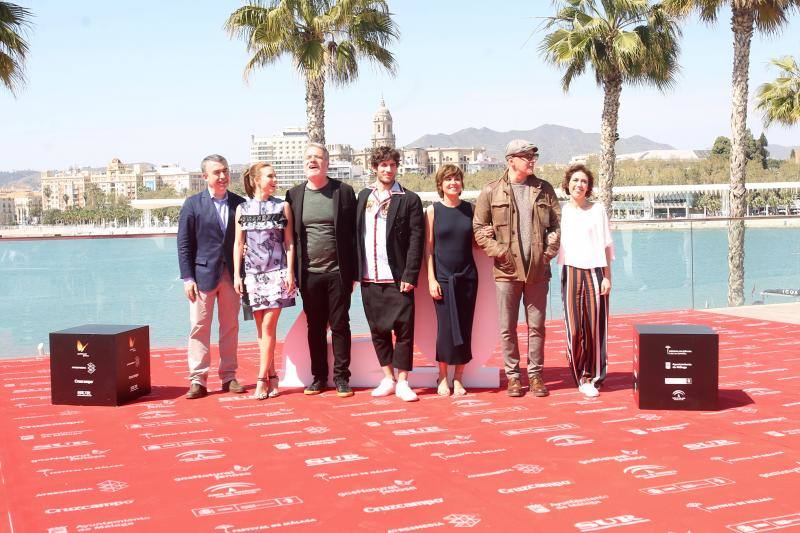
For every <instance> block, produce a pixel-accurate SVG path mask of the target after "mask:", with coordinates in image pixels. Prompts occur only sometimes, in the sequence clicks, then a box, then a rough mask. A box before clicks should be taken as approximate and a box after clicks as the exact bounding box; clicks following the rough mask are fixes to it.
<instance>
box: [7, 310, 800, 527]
mask: <svg viewBox="0 0 800 533" xmlns="http://www.w3.org/2000/svg"><path fill="white" fill-rule="evenodd" d="M676 322H680V323H695V324H706V325H709V326H711V327H712V328H714V329H715V330H717V332H718V333H719V335H720V407H721V409H720V410H719V411H718V412H679V411H640V410H638V409H637V408H636V407H635V405H634V403H633V397H632V393H631V390H630V384H631V374H630V371H631V358H632V340H631V337H632V324H634V323H650V324H657V323H676ZM249 325H250V324H245V325H244V326H245V327H246V326H249ZM611 334H612V338H611V340H610V353H611V360H610V365H609V371H610V373H609V379H608V380H607V382H606V386H605V387H604V388H603V390H602V394H601V396H600V397H599V398H597V399H594V400H584V399H583V397H582V396H580V395H579V394H578V392H577V391H576V390H575V389H574V388H573V385H572V383H571V381H570V378H569V375H568V373H567V370H566V363H565V360H564V355H563V352H564V349H563V332H562V325H561V323H560V322H556V321H553V322H551V323H549V324H548V342H547V352H546V371H545V378H546V382H547V384H548V386H549V387H550V389H551V392H552V393H551V395H550V397H548V398H534V397H532V396H525V397H523V398H508V397H507V396H506V395H505V391H500V392H498V391H477V392H472V393H471V394H469V395H468V396H467V397H465V398H463V399H460V400H454V399H452V398H440V397H438V396H436V395H435V393H434V391H433V390H424V391H422V390H418V392H420V393H421V394H420V400H421V401H419V402H417V403H412V404H407V403H403V402H401V401H399V400H398V399H396V398H394V397H391V398H385V399H372V398H371V397H370V396H369V393H368V391H361V390H360V391H357V393H356V395H355V396H354V397H352V398H347V399H339V398H337V397H336V395H335V394H334V393H332V392H328V393H325V394H323V395H322V396H317V397H305V396H303V394H302V393H301V392H300V391H283V393H282V394H281V396H280V397H278V398H275V399H272V400H267V401H264V402H256V401H254V400H251V399H250V398H249V395H238V396H237V395H233V394H222V393H213V394H211V395H209V396H208V397H207V398H204V399H200V400H193V401H188V400H185V399H184V398H183V394H184V393H185V391H186V382H185V376H186V362H185V357H184V350H183V349H171V350H156V351H155V352H154V353H153V354H152V365H153V371H152V382H153V385H154V389H153V393H152V394H151V395H150V396H148V397H146V398H143V399H142V400H141V401H139V402H138V403H134V404H129V405H126V406H123V407H117V408H114V407H70V406H52V405H50V403H49V399H50V396H49V367H48V362H47V360H46V359H24V360H12V361H4V362H2V363H0V398H2V401H1V402H0V412H1V413H2V419H0V420H2V421H1V422H0V424H2V426H0V428H1V429H0V431H2V435H3V440H4V442H3V445H2V448H1V449H0V450H1V451H0V460H2V464H1V465H0V467H1V468H2V470H1V472H0V473H2V487H0V512H1V513H2V514H3V518H2V520H0V531H2V530H8V531H13V532H15V533H17V532H29V531H31V532H33V531H36V532H59V533H60V532H68V533H73V532H83V531H96V530H112V531H113V530H116V529H125V530H126V531H151V532H153V531H157V532H161V531H222V532H227V533H233V532H245V531H247V532H249V531H266V530H272V529H280V530H292V531H303V530H312V528H316V529H317V530H320V531H354V530H365V531H417V530H428V529H431V530H450V529H451V528H454V527H455V528H473V529H482V530H485V529H489V528H495V529H497V528H500V527H507V528H514V530H515V531H598V530H605V529H614V528H618V527H624V528H625V531H654V530H655V531H689V530H690V531H737V532H755V531H759V532H760V531H772V530H778V529H783V528H791V527H795V528H797V527H798V526H800V503H799V502H798V496H797V492H798V488H799V487H800V452H799V451H798V450H800V394H798V392H800V326H792V325H786V324H777V323H772V322H758V321H753V320H750V319H740V318H734V317H726V316H721V315H708V314H704V313H699V312H673V313H657V314H648V315H635V316H622V317H615V318H614V319H613V321H612V325H611ZM255 359H256V356H255V346H253V345H247V346H244V347H243V348H242V350H241V356H240V365H241V370H240V378H241V379H242V381H243V382H245V383H248V384H251V385H250V386H252V383H253V381H254V376H255V372H254V368H255V365H254V364H255ZM215 361H216V358H215ZM492 361H493V362H494V363H495V364H496V365H497V366H498V367H499V366H501V365H500V359H499V357H497V356H496V355H495V357H494V358H493V359H492ZM210 386H211V390H216V389H218V388H219V384H218V382H213V381H212V382H211V383H210ZM320 526H321V527H322V528H324V529H320Z"/></svg>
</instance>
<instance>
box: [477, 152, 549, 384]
mask: <svg viewBox="0 0 800 533" xmlns="http://www.w3.org/2000/svg"><path fill="white" fill-rule="evenodd" d="M537 159H539V149H538V148H537V147H536V146H534V145H533V143H531V142H529V141H525V140H522V139H516V140H513V141H511V142H510V143H508V145H507V146H506V162H507V168H506V171H505V172H504V173H503V176H502V177H501V178H500V179H498V180H496V181H493V182H491V183H488V184H487V185H485V186H484V187H483V189H482V190H481V192H480V195H479V196H478V201H477V203H476V205H475V214H474V217H473V219H472V229H473V231H474V233H475V240H476V241H477V243H478V245H479V246H480V247H481V248H482V249H483V251H484V252H486V254H487V255H488V256H489V257H492V258H493V259H494V268H493V274H494V280H495V287H496V289H497V307H498V317H499V322H500V343H501V350H502V352H503V361H504V366H505V373H506V377H507V378H508V395H509V396H513V397H518V396H522V395H523V390H522V383H521V382H520V369H519V359H520V355H519V343H518V342H517V317H518V316H519V303H520V300H522V303H523V305H524V307H525V321H526V322H527V325H528V382H529V384H530V388H529V390H530V392H531V394H533V395H534V396H547V395H548V394H549V392H548V391H547V386H546V385H545V383H544V379H543V378H542V369H543V366H544V319H545V312H546V310H547V291H548V284H549V281H550V260H551V259H553V257H555V256H556V255H557V254H558V247H559V242H560V236H561V230H560V220H561V207H560V205H559V203H558V199H557V198H556V193H555V191H554V190H553V186H552V185H550V184H549V183H547V182H546V181H544V180H542V179H539V178H537V177H536V176H535V175H534V173H533V169H534V166H535V165H536V160H537ZM486 228H491V229H492V231H490V232H486V231H485V229H486Z"/></svg>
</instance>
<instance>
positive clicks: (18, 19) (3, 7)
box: [0, 2, 33, 94]
mask: <svg viewBox="0 0 800 533" xmlns="http://www.w3.org/2000/svg"><path fill="white" fill-rule="evenodd" d="M32 16H33V14H32V13H31V11H30V10H28V9H26V8H24V7H21V6H18V5H16V4H12V3H10V2H0V81H2V83H3V85H5V86H6V88H7V89H8V90H9V91H11V94H16V90H17V89H18V88H20V87H22V85H24V84H25V73H24V71H23V67H24V63H25V58H26V56H27V55H28V43H27V42H25V39H23V38H22V35H21V34H22V33H23V31H24V30H25V29H26V28H27V27H29V26H30V24H31V23H30V19H31V17H32Z"/></svg>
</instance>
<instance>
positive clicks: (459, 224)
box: [433, 201, 478, 365]
mask: <svg viewBox="0 0 800 533" xmlns="http://www.w3.org/2000/svg"><path fill="white" fill-rule="evenodd" d="M433 238H434V241H433V250H434V268H435V271H436V281H438V282H439V285H440V286H441V288H442V299H441V300H435V301H434V303H435V308H436V321H437V322H438V326H439V329H438V333H437V335H436V360H437V361H439V362H440V363H447V364H448V365H463V364H466V363H468V362H469V361H470V360H471V359H472V318H473V316H474V315H475V300H476V299H477V296H478V270H477V268H476V267H475V261H474V259H473V258H472V204H470V203H469V202H463V201H462V202H461V203H460V204H458V205H457V206H456V207H447V206H446V205H444V204H442V203H441V202H437V203H435V204H433Z"/></svg>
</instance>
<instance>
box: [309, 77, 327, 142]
mask: <svg viewBox="0 0 800 533" xmlns="http://www.w3.org/2000/svg"><path fill="white" fill-rule="evenodd" d="M306 119H307V121H308V125H307V128H308V141H309V142H312V143H319V144H325V75H324V74H323V75H321V76H317V77H311V75H306Z"/></svg>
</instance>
